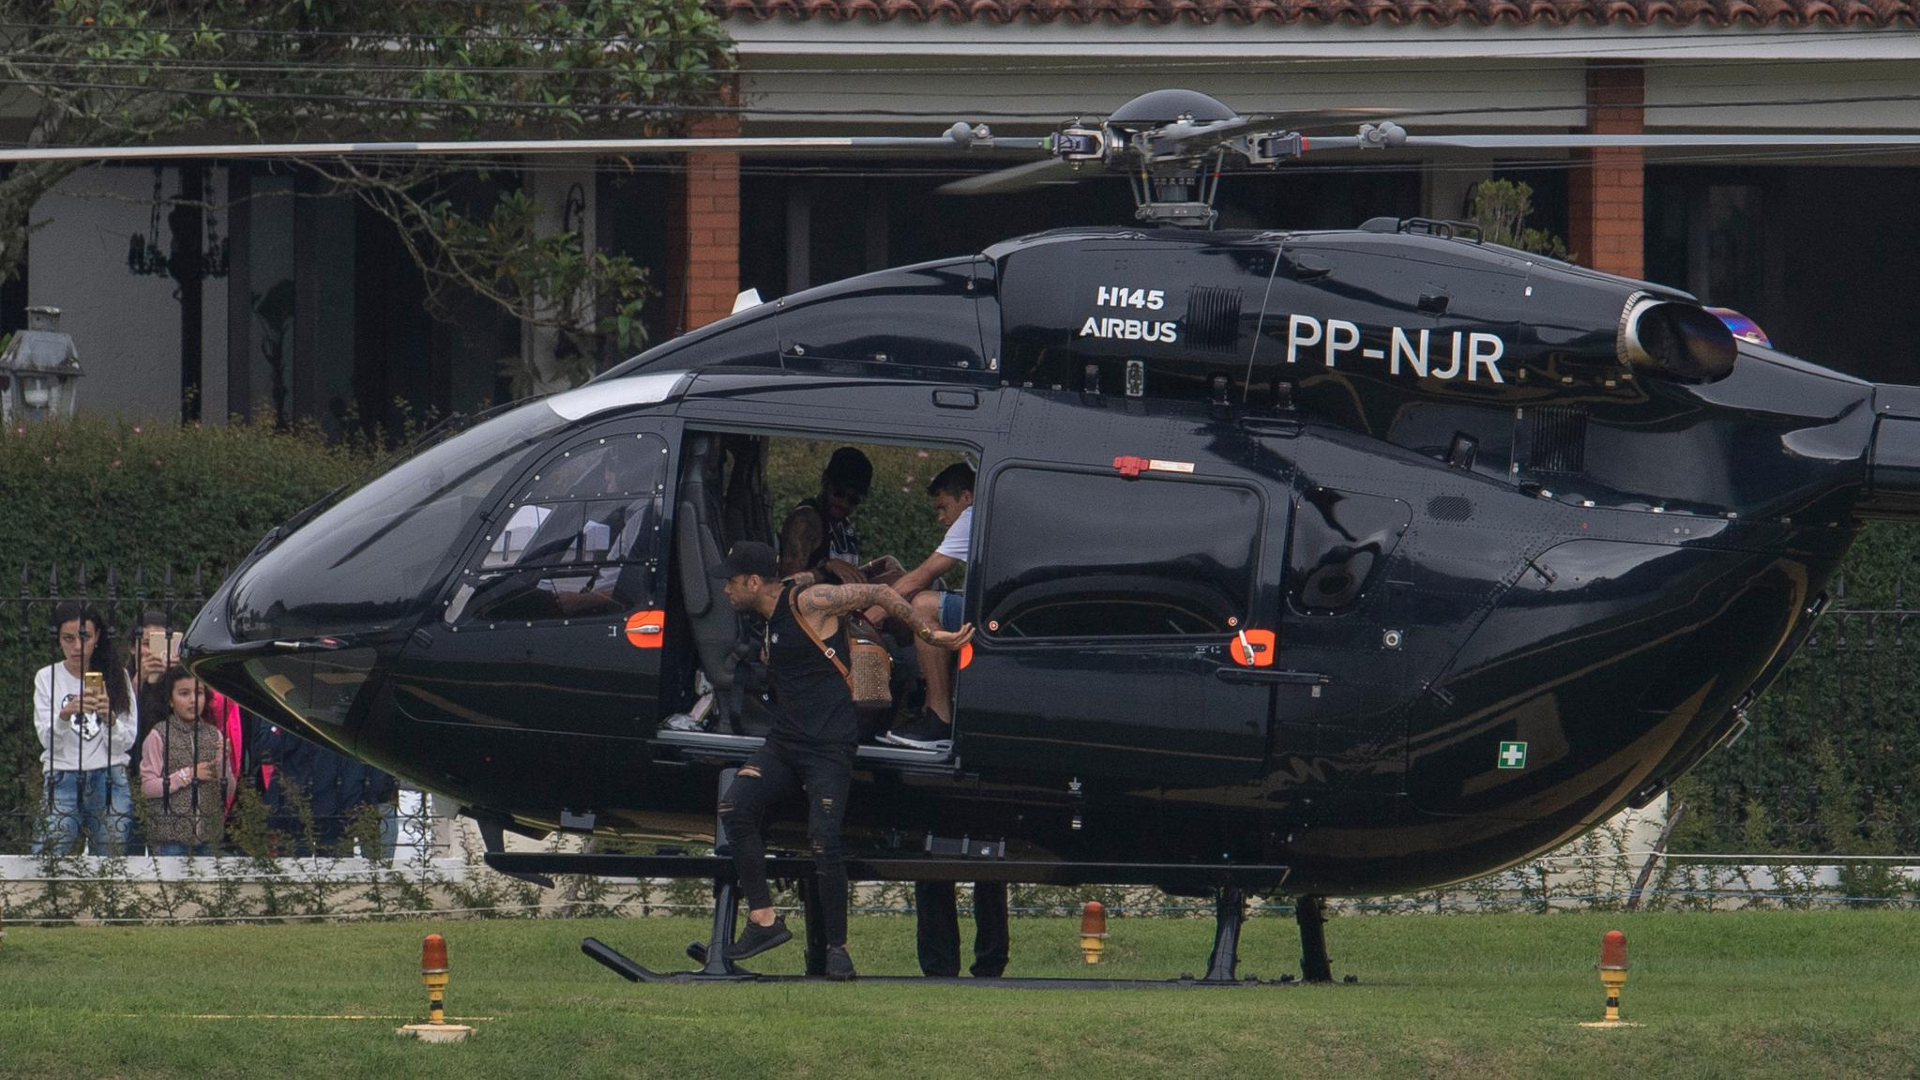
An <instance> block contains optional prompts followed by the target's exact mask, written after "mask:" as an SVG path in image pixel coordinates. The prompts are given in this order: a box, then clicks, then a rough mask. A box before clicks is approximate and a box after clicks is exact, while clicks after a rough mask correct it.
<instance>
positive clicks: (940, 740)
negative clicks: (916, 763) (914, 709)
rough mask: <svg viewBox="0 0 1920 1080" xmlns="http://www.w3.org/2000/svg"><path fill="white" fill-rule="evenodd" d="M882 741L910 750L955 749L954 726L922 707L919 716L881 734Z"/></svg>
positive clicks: (942, 750) (943, 750)
mask: <svg viewBox="0 0 1920 1080" xmlns="http://www.w3.org/2000/svg"><path fill="white" fill-rule="evenodd" d="M880 741H881V742H886V743H892V744H893V745H895V746H904V747H906V748H908V749H909V750H937V751H941V752H945V751H948V750H951V749H953V728H952V727H951V726H950V725H948V723H947V722H946V721H945V720H942V719H940V717H939V716H938V715H936V714H935V713H934V711H933V710H932V709H922V710H920V715H919V716H916V717H914V718H913V719H912V720H909V721H907V722H906V723H905V724H902V725H900V726H899V727H897V728H894V729H893V730H892V731H889V732H887V733H886V734H885V735H882V736H880Z"/></svg>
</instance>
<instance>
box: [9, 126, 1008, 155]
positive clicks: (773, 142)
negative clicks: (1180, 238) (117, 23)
mask: <svg viewBox="0 0 1920 1080" xmlns="http://www.w3.org/2000/svg"><path fill="white" fill-rule="evenodd" d="M965 127H966V125H964V124H956V125H954V129H955V130H959V129H965ZM983 149H984V150H1044V149H1046V139H1045V138H1044V137H1042V136H1021V137H1016V138H1001V137H998V136H993V135H987V136H984V137H979V136H974V135H972V134H970V133H969V134H968V135H967V136H965V137H962V136H959V135H956V134H955V133H954V131H949V132H948V134H946V135H937V136H926V137H893V136H881V135H856V136H850V137H843V138H812V137H807V138H760V137H752V138H731V139H544V140H536V139H491V140H479V139H477V140H468V141H444V142H357V143H257V144H256V143H234V144H229V145H222V146H29V147H14V148H6V149H0V162H11V161H151V160H156V159H163V158H266V157H349V156H363V155H392V156H429V157H431V156H446V155H456V154H604V155H615V154H679V153H688V152H692V151H701V150H714V151H722V152H732V153H746V154H751V153H763V152H765V153H781V152H788V153H795V152H797V153H821V152H832V151H854V152H862V151H884V150H983Z"/></svg>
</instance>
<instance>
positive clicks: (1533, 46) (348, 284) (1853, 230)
mask: <svg viewBox="0 0 1920 1080" xmlns="http://www.w3.org/2000/svg"><path fill="white" fill-rule="evenodd" d="M709 6H710V9H711V10H713V11H714V12H716V13H718V14H719V15H721V16H722V17H723V19H724V22H725V25H726V27H727V29H728V31H729V33H730V34H731V35H732V37H733V39H734V40H735V42H736V44H737V57H738V63H739V72H740V75H739V83H738V87H737V102H736V106H735V109H736V110H737V111H733V112H723V113H721V114H719V115H717V116H714V117H711V118H709V119H707V120H705V121H702V122H701V123H700V124H699V125H697V127H698V128H699V130H701V131H706V132H711V133H716V134H719V133H735V132H737V133H740V134H745V135H805V134H828V133H853V134H881V133H886V134H909V135H935V134H938V133H940V132H941V131H943V130H945V129H946V128H947V127H948V126H949V125H950V124H952V123H953V122H954V121H956V120H965V121H968V122H969V123H984V124H987V125H989V126H990V127H991V128H992V130H993V131H994V132H996V133H998V134H1004V135H1019V134H1039V133H1044V132H1047V131H1050V130H1053V129H1054V128H1055V127H1057V126H1058V125H1059V124H1060V123H1061V122H1063V121H1066V120H1069V119H1071V118H1074V117H1098V116H1101V115H1104V114H1105V113H1107V112H1108V111H1110V110H1112V109H1114V108H1115V107H1117V106H1119V105H1120V104H1121V103H1123V102H1125V101H1127V100H1129V99H1131V98H1133V97H1135V96H1137V95H1139V94H1141V93H1144V92H1146V91H1149V90H1153V89H1158V88H1162V87H1184V88H1190V89H1194V90H1199V91H1203V92H1205V93H1207V94H1210V95H1212V96H1214V97H1216V98H1218V99H1219V100H1221V101H1222V102H1225V103H1226V104H1228V105H1229V106H1231V107H1232V108H1234V109H1235V110H1237V111H1239V112H1240V113H1242V114H1249V115H1251V114H1259V115H1270V116H1273V117H1276V118H1278V119H1277V121H1276V122H1280V123H1284V122H1285V121H1286V118H1288V117H1290V116H1292V117H1300V118H1301V120H1300V123H1299V125H1298V126H1299V127H1300V129H1301V130H1303V131H1306V132H1308V133H1309V134H1310V135H1311V134H1332V133H1342V132H1345V133H1351V131H1352V130H1353V128H1354V126H1355V124H1354V122H1352V121H1351V120H1339V119H1334V120H1329V119H1328V115H1329V113H1332V114H1334V115H1336V116H1337V115H1340V111H1341V110H1361V111H1360V112H1357V113H1353V114H1351V115H1359V116H1369V117H1373V116H1382V115H1390V116H1391V117H1392V118H1393V119H1395V121H1396V122H1398V123H1400V124H1402V125H1403V126H1404V127H1405V128H1406V129H1407V130H1408V131H1409V132H1412V133H1415V134H1442V133H1449V132H1466V133H1501V132H1514V133H1524V132H1539V133H1566V132H1641V131H1644V132H1654V133H1660V132H1668V133H1675V132H1738V133H1749V134H1766V133H1795V132H1826V131H1838V132H1885V131H1894V132H1920V0H1711V2H1709V0H1674V2H1669V0H1611V2H1609V0H1553V2H1546V0H1531V2H1523V0H1382V2H1366V0H1159V2H1149V0H709ZM4 121H5V118H4V117H0V127H4ZM6 137H9V138H11V137H13V136H6ZM1018 160H1021V159H1007V158H996V157H994V156H992V155H990V154H982V153H968V154H964V155H958V154H949V155H945V156H928V155H898V154H895V155H875V156H861V157H851V158H850V157H833V158H828V157H806V156H778V157H772V156H769V157H752V158H744V159H743V158H742V157H740V156H739V155H735V154H728V153H711V152H704V153H695V154H689V155H685V156H684V157H682V158H678V159H674V160H673V161H671V162H655V163H653V164H652V165H651V167H649V168H646V169H640V170H637V171H636V170H629V169H627V168H626V167H625V165H624V164H623V163H618V162H609V161H600V162H596V161H594V160H591V159H582V160H577V161H572V162H566V163H555V162H551V161H545V162H543V164H542V166H541V167H540V168H539V169H535V170H529V172H528V174H527V177H526V179H525V184H526V186H527V189H528V190H529V191H530V192H531V193H532V194H533V195H534V197H535V198H536V199H537V200H538V201H539V202H540V203H541V204H542V205H543V206H544V207H546V209H547V211H548V215H549V217H550V218H551V221H552V224H553V227H556V228H568V229H577V230H579V231H581V233H582V235H583V237H585V238H586V240H587V242H588V243H589V244H590V245H591V246H593V247H597V248H600V249H602V250H609V251H618V252H624V253H628V254H632V255H633V256H635V257H636V258H637V259H639V260H640V261H641V262H643V263H645V264H646V265H649V266H651V267H652V268H653V269H654V280H655V282H656V283H657V285H658V286H659V288H660V295H659V296H658V297H657V298H656V299H655V300H654V301H653V302H652V303H651V304H650V305H649V309H648V312H647V319H648V323H649V330H650V332H651V335H652V337H653V339H654V340H660V339H661V338H663V337H664V336H667V335H671V334H673V333H676V332H679V331H682V330H685V329H690V328H692V327H695V326H698V325H702V324H704V323H706V322H710V321H712V320H714V319H717V318H720V317H722V316H724V315H725V314H726V313H727V312H728V311H729V310H730V309H731V308H732V306H733V303H734V299H735V296H736V294H737V293H739V292H740V291H741V290H743V289H747V288H754V289H758V290H759V292H760V293H761V295H762V296H765V297H769V298H771V297H774V296H779V295H784V294H787V293H791V292H793V291H796V290H798V289H802V288H806V287H808V286H810V285H813V284H818V283H821V282H824V281H830V280H834V279H837V278H841V277H846V276H849V275H852V274H857V273H861V272H864V271H867V270H872V269H878V268H880V267H883V266H890V265H900V264H904V263H909V262H914V261H918V260H922V259H929V258H936V257H940V256H947V255H953V254H959V253H965V252H976V251H979V250H981V249H982V248H984V247H986V246H987V245H989V244H991V243H992V242H994V241H996V240H998V239H1002V238H1004V237H1007V236H1012V235H1018V234H1022V233H1026V232H1031V231H1035V230H1038V229H1045V228H1052V227H1060V226H1068V225H1090V224H1127V223H1130V222H1131V221H1132V220H1133V216H1132V214H1133V204H1132V201H1131V198H1130V196H1129V193H1128V190H1127V185H1126V182H1125V181H1124V180H1123V179H1120V178H1114V177H1104V178H1103V177H1097V176H1092V175H1090V174H1088V175H1084V176H1083V178H1082V179H1081V180H1080V181H1079V182H1076V183H1072V184H1066V185H1058V186H1046V187H1041V188H1037V189H1034V190H1031V191H1028V192H1024V193H1018V194H999V195H989V196H973V197H960V196H952V195H946V194H941V193H940V192H939V191H938V189H939V188H940V187H941V186H942V185H943V184H946V183H948V182H949V181H952V180H954V179H956V178H960V177H964V176H966V175H968V174H969V173H975V172H982V171H987V170H991V169H996V168H1001V167H1004V166H1006V165H1009V164H1016V163H1017V162H1018ZM206 172H207V176H206V177H205V185H206V186H205V190H206V193H207V202H208V204H209V205H210V207H211V208H212V210H211V213H212V217H213V220H212V221H211V222H210V223H209V224H208V225H207V226H206V231H207V232H208V235H209V236H210V237H211V236H213V235H214V234H215V233H218V234H219V235H220V236H221V237H223V238H224V239H225V241H226V245H227V246H226V250H227V251H228V252H229V253H230V256H231V258H230V261H231V266H230V269H229V273H228V276H227V277H226V278H225V279H224V280H222V281H218V282H209V283H208V285H207V296H206V298H205V301H204V312H203V319H202V323H203V331H202V340H203V342H204V344H203V347H202V353H203V355H202V356H200V357H197V358H194V360H193V363H195V364H197V365H199V366H198V367H197V368H196V369H195V370H196V371H200V372H202V373H203V375H204V379H203V380H202V382H201V383H200V385H202V387H203V395H204V400H205V402H206V409H205V413H206V415H208V416H210V417H216V418H217V417H220V416H223V415H225V414H227V413H229V412H247V411H252V410H253V409H255V408H257V407H258V406H259V405H260V404H261V403H262V402H263V401H269V400H270V401H271V402H272V403H273V404H274V406H275V408H276V409H277V410H279V411H282V412H283V413H286V414H292V415H304V416H312V417H317V418H320V419H321V420H322V421H323V422H325V423H328V424H344V423H346V422H347V419H346V418H348V417H351V416H354V415H358V416H361V417H365V416H368V415H369V414H370V410H378V409H381V408H385V407H386V405H387V403H390V402H391V401H393V400H394V399H395V398H405V399H407V400H409V401H412V402H415V403H416V404H418V405H420V406H423V407H426V406H431V407H434V408H437V409H440V410H442V411H446V410H450V409H466V408H470V407H472V406H473V405H475V404H478V403H480V402H483V401H486V400H489V399H494V398H498V397H500V396H502V394H504V393H505V392H506V383H505V382H504V381H503V380H502V379H501V377H500V375H499V372H500V370H501V367H502V364H503V361H507V360H511V359H513V358H515V357H518V358H520V359H521V360H524V361H526V362H528V363H532V364H535V365H538V364H539V363H540V362H542V359H543V357H547V356H549V355H550V353H551V350H552V349H553V347H554V343H553V340H552V338H551V336H550V335H548V336H546V337H544V338H543V337H542V336H541V335H539V334H535V333H530V332H523V331H522V330H521V329H520V328H518V327H517V326H514V325H512V324H510V323H508V322H505V321H503V319H502V317H501V316H500V315H499V314H498V313H497V312H490V311H488V310H485V308H484V305H477V306H476V307H475V308H474V310H473V311H472V312H470V313H467V314H465V315H463V316H462V318H461V319H460V320H459V321H458V323H457V325H454V324H448V323H446V322H441V321H436V320H432V319H430V318H429V317H428V316H427V315H426V314H425V313H424V311H423V310H421V309H422V305H421V303H420V302H419V295H418V294H419V293H420V291H421V287H420V285H419V283H418V281H417V278H418V274H417V272H416V271H414V270H413V269H412V267H411V265H410V264H409V262H408V260H407V258H406V257H405V254H404V252H403V251H401V250H400V249H399V245H398V242H397V240H396V239H395V238H394V237H393V235H392V231H391V230H390V229H388V228H386V227H385V226H384V224H383V223H381V222H378V221H374V220H371V219H370V218H369V215H368V214H367V213H366V211H365V210H364V209H356V208H355V207H354V206H352V205H350V203H348V202H345V201H342V200H334V199H326V198H322V197H319V193H318V192H315V191H310V190H304V189H301V187H300V185H301V184H303V183H307V181H306V180H303V179H302V178H301V177H299V176H297V175H289V174H287V173H286V172H284V171H282V172H278V173H274V172H271V171H262V170H259V169H250V168H247V167H243V166H237V165H236V166H226V165H220V166H215V167H211V168H209V169H207V170H206ZM185 176H186V173H184V172H183V171H181V170H180V169H178V168H175V167H172V166H167V167H164V168H162V169H159V170H149V169H147V168H145V167H141V168H124V169H90V170H84V171H83V172H82V173H79V174H76V176H75V177H74V178H73V179H72V180H71V181H70V182H69V183H68V184H67V185H64V186H63V188H62V189H61V191H60V192H59V193H57V194H56V195H53V196H49V197H48V198H47V199H44V200H43V201H42V205H41V206H39V207H36V208H35V210H34V212H33V213H34V215H35V216H34V220H35V221H36V223H39V224H43V225H44V227H43V228H41V229H39V230H38V231H36V232H35V233H34V235H33V240H32V244H31V251H30V259H29V269H28V273H27V276H26V278H25V280H24V281H22V282H15V283H12V284H10V285H8V286H7V288H6V289H5V291H4V294H0V319H3V320H8V321H9V325H11V322H14V321H19V320H20V319H21V318H22V317H23V314H24V309H25V307H26V306H27V305H28V304H51V305H54V306H58V307H61V308H63V309H65V310H66V311H67V315H66V317H65V320H64V322H63V329H67V330H69V331H70V332H72V333H73V334H74V336H75V339H76V341H77V342H78V344H79V347H80V349H81V352H82V355H83V357H85V359H86V364H87V371H88V375H87V384H86V386H85V387H84V388H83V391H82V395H81V401H82V407H83V408H99V409H120V410H123V411H129V412H133V411H142V410H145V411H154V403H155V402H164V401H166V400H168V398H169V397H170V396H172V395H175V394H177V388H178V387H179V386H180V385H181V384H182V383H183V382H184V381H185V380H184V378H183V377H182V376H181V374H180V367H181V365H184V364H186V363H187V362H188V360H187V359H186V357H185V355H184V348H185V347H184V346H176V345H175V344H174V342H175V341H177V340H180V337H181V335H180V334H179V333H177V328H178V326H179V325H180V321H181V317H180V315H179V314H178V307H179V305H178V299H177V297H175V296H174V295H173V289H172V284H173V283H172V282H170V281H168V280H166V279H165V278H163V277H155V276H151V275H149V276H145V277H140V276H136V275H132V274H129V273H127V271H126V270H125V269H123V268H122V269H116V267H120V266H122V265H123V264H125V263H126V260H127V239H126V238H127V237H128V235H129V234H141V233H144V232H149V231H153V227H152V226H151V223H152V222H156V221H164V219H165V217H166V215H167V205H166V204H167V203H168V201H169V200H170V199H172V196H173V194H174V193H175V192H177V191H179V190H180V189H181V181H182V180H183V179H184V178H185ZM1490 177H1504V178H1509V179H1514V180H1520V181H1524V182H1525V183H1527V184H1528V185H1529V186H1530V187H1531V188H1532V189H1533V191H1534V204H1535V208H1536V211H1535V214H1534V217H1533V219H1532V220H1531V221H1530V222H1529V224H1532V225H1534V226H1537V227H1541V228H1545V229H1547V230H1548V231H1550V232H1552V233H1554V234H1556V235H1558V236H1560V237H1562V238H1563V239H1564V240H1565V242H1566V245H1567V247H1568V249H1569V250H1570V251H1572V252H1573V253H1574V255H1575V257H1576V259H1577V260H1578V261H1580V262H1582V263H1584V264H1586V265H1590V266H1594V267H1597V268H1599V269H1602V270H1608V271H1612V272H1616V273H1621V274H1626V275H1630V276H1635V277H1646V278H1650V279H1654V280H1658V281H1661V282H1664V283H1668V284H1672V285H1677V286H1680V287H1683V288H1686V289H1689V290H1690V291H1692V292H1694V293H1696V294H1698V295H1699V296H1701V297H1702V298H1703V299H1705V300H1707V301H1709V302H1710V303H1714V304H1720V305H1725V306H1730V307H1734V308H1738V309H1740V310H1742V311H1744V312H1746V313H1747V314H1749V315H1750V316H1752V317H1754V318H1755V319H1756V320H1758V322H1759V323H1760V325H1761V327H1762V328H1763V329H1764V330H1766V331H1767V332H1768V333H1769V334H1771V335H1772V337H1773V339H1774V340H1775V342H1776V343H1777V344H1779V345H1780V346H1781V347H1783V348H1785V349H1787V350H1789V351H1792V352H1796V353H1799V354H1802V355H1805V356H1807V357H1808V358H1810V359H1813V360H1816V361H1818V362H1821V363H1824V364H1827V365H1830V366H1833V367H1836V368H1839V369H1841V370H1846V371H1853V372H1857V373H1859V374H1862V375H1866V376H1870V377H1872V378H1875V379H1879V380H1883V381H1895V382H1911V383H1920V370H1916V365H1915V362H1914V360H1912V359H1910V357H1909V356H1908V352H1909V351H1910V347H1909V346H1908V345H1907V343H1908V342H1911V341H1914V340H1920V306H1915V305H1910V304H1906V303H1904V302H1902V301H1903V298H1904V297H1905V296H1906V295H1909V294H1911V293H1913V292H1914V291H1915V290H1916V288H1920V255H1916V252H1920V155H1915V154H1912V153H1901V152H1889V151H1886V150H1873V151H1846V152H1831V151H1829V152H1818V153H1812V152H1808V151H1806V150H1803V149H1793V148H1788V147H1778V148H1774V147H1765V146H1763V147H1759V148H1755V149H1743V150H1739V151H1726V150H1721V151H1713V152H1708V151H1704V150H1697V149H1695V150H1687V149H1672V150H1667V149H1663V150H1657V151H1655V150H1637V149H1605V150H1591V151H1584V152H1565V151H1541V152H1522V151H1497V152H1496V151H1464V150H1450V151H1434V152H1426V153H1415V152H1411V151H1395V152H1392V153H1362V152H1352V153H1338V152H1336V153H1330V154H1325V155H1321V154H1314V155H1311V156H1309V157H1308V158H1305V159H1302V160H1300V161H1298V162H1293V163H1290V164H1287V165H1284V166H1282V167H1281V168H1278V169H1276V170H1273V171H1271V172H1265V171H1261V172H1248V173H1241V174H1235V175H1231V176H1229V177H1227V179H1226V180H1225V182H1223V184H1222V185H1221V189H1220V194H1219V197H1218V203H1217V205H1218V208H1219V210H1220V213H1221V224H1222V226H1225V227H1252V228H1266V229H1286V228H1344V227H1351V226H1354V225H1357V224H1359V223H1360V222H1362V221H1364V220H1366V219H1369V218H1373V217H1377V216H1382V215H1391V216H1397V217H1415V216H1424V217H1435V218H1456V217H1460V216H1462V214H1463V213H1464V210H1465V204H1466V199H1467V195H1468V193H1469V191H1470V190H1471V189H1472V187H1473V186H1474V185H1475V184H1476V183H1477V182H1479V181H1481V180H1483V179H1487V178H1490ZM277 195H285V196H288V197H286V198H275V197H272V196H277ZM296 253H297V257H296ZM273 297H279V298H281V299H283V300H284V301H285V302H284V303H282V304H278V305H275V304H271V303H265V302H264V301H265V300H266V299H267V298H273ZM134 316H137V320H136V321H138V323H139V325H140V326H141V327H142V328H143V332H142V333H141V334H140V335H139V336H138V337H137V339H135V338H132V337H129V336H128V335H126V334H125V333H124V331H122V330H120V329H119V327H122V326H124V325H125V324H126V323H127V321H128V319H129V318H130V317H134ZM176 350H179V351H176ZM543 350H544V351H543ZM600 359H601V360H602V361H603V362H611V361H613V360H615V359H617V357H613V356H607V357H602V358H600Z"/></svg>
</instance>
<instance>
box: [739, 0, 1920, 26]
mask: <svg viewBox="0 0 1920 1080" xmlns="http://www.w3.org/2000/svg"><path fill="white" fill-rule="evenodd" d="M708 7H709V8H710V9H711V10H713V11H715V12H717V13H719V14H720V15H722V16H723V17H725V18H729V19H773V18H781V17H785V18H796V19H831V20H838V21H849V20H855V19H866V20H870V21H875V22H888V21H893V20H902V21H911V22H936V21H939V22H974V21H979V22H995V23H1011V22H1036V23H1051V22H1058V21H1063V20H1064V21H1067V22H1075V23H1083V24H1084V23H1094V22H1109V23H1133V22H1146V23H1156V24H1168V23H1177V22H1190V23H1213V22H1233V23H1241V24H1248V23H1258V22H1269V23H1281V24H1286V23H1295V22H1308V23H1346V24H1349V25H1368V24H1371V23H1387V24H1389V25H1405V24H1409V23H1421V24H1425V25H1430V26H1451V25H1453V24H1455V23H1468V24H1472V25H1477V26H1493V25H1496V24H1505V25H1525V24H1529V23H1548V24H1551V25H1555V26H1567V25H1575V24H1578V25H1582V26H1595V25H1601V24H1609V25H1620V26H1646V25H1653V24H1659V25H1663V26H1695V25H1704V26H1710V27H1721V26H1746V27H1756V26H1787V27H1794V26H1807V27H1855V28H1859V29H1872V28H1878V27H1895V26H1897V27H1905V28H1908V29H1912V28H1915V27H1920V0H708Z"/></svg>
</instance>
